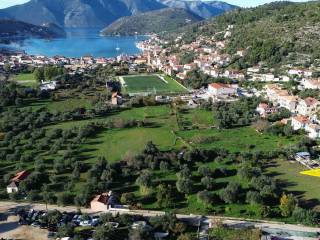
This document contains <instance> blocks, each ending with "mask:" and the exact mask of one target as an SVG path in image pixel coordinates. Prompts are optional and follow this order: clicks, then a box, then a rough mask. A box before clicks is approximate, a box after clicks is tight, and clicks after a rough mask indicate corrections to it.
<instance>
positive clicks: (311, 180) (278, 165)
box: [267, 159, 320, 210]
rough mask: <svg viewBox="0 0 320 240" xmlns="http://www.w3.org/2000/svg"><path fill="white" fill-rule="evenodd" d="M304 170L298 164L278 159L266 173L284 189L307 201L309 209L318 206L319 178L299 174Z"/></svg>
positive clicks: (319, 195)
mask: <svg viewBox="0 0 320 240" xmlns="http://www.w3.org/2000/svg"><path fill="white" fill-rule="evenodd" d="M304 170H307V169H306V168H305V167H303V166H302V165H300V164H299V163H297V162H289V161H286V160H283V159H278V160H276V161H274V162H272V163H270V164H269V165H268V167H267V171H268V173H269V174H270V175H271V176H274V177H275V178H276V179H278V181H279V182H280V183H281V184H282V186H283V187H284V188H285V189H287V190H288V191H289V192H292V193H294V194H295V195H296V196H298V197H299V198H302V199H304V200H307V202H306V204H310V207H314V206H319V205H320V202H319V199H320V191H319V188H318V186H319V185H320V178H318V177H312V176H307V175H302V174H301V173H300V172H301V171H304ZM318 210H320V209H318Z"/></svg>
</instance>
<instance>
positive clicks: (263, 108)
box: [256, 103, 278, 118]
mask: <svg viewBox="0 0 320 240" xmlns="http://www.w3.org/2000/svg"><path fill="white" fill-rule="evenodd" d="M256 111H257V112H258V113H259V115H260V117H263V118H265V117H267V116H268V115H270V114H273V113H276V112H277V111H278V109H277V108H276V107H270V106H269V105H268V104H266V103H260V104H259V105H258V107H257V108H256Z"/></svg>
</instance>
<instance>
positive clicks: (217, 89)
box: [208, 83, 237, 97]
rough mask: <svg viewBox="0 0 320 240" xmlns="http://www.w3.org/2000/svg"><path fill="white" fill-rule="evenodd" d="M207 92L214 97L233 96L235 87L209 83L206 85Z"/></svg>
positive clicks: (235, 92) (235, 90)
mask: <svg viewBox="0 0 320 240" xmlns="http://www.w3.org/2000/svg"><path fill="white" fill-rule="evenodd" d="M208 93H209V94H210V95H212V96H214V97H224V96H233V95H236V94H237V89H235V88H233V87H231V86H230V85H228V84H224V83H211V84H209V86H208Z"/></svg>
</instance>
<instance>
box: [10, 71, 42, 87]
mask: <svg viewBox="0 0 320 240" xmlns="http://www.w3.org/2000/svg"><path fill="white" fill-rule="evenodd" d="M13 80H14V81H16V82H18V83H19V84H21V85H23V86H26V87H35V86H36V85H37V81H36V79H35V78H34V74H33V73H19V74H18V75H15V76H13Z"/></svg>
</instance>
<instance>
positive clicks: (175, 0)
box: [158, 0, 237, 18]
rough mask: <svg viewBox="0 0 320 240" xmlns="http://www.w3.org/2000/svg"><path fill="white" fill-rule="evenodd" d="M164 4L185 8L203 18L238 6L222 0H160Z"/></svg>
mask: <svg viewBox="0 0 320 240" xmlns="http://www.w3.org/2000/svg"><path fill="white" fill-rule="evenodd" d="M158 1H159V2H161V3H162V4H164V5H166V6H168V7H171V8H183V9H186V10H188V11H190V12H192V13H194V14H197V15H198V16H200V17H202V18H211V17H214V16H217V15H220V14H223V13H225V12H226V11H230V10H233V9H235V8H237V6H234V5H231V4H228V3H225V2H220V1H206V2H203V1H199V0H193V1H183V0H158Z"/></svg>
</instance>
